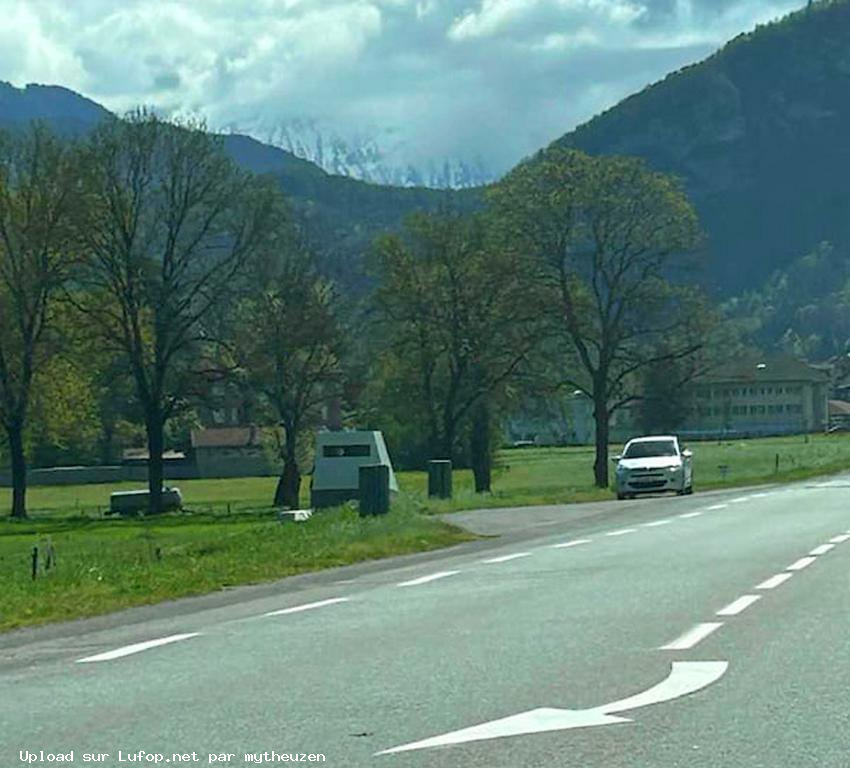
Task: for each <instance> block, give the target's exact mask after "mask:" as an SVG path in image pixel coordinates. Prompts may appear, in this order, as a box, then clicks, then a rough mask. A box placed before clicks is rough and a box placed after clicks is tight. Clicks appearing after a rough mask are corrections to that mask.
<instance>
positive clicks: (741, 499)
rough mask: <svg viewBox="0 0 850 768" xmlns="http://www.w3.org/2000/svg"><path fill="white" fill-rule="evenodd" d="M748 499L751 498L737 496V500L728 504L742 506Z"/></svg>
mask: <svg viewBox="0 0 850 768" xmlns="http://www.w3.org/2000/svg"><path fill="white" fill-rule="evenodd" d="M750 498H752V497H750V496H739V497H738V498H737V499H732V500H731V501H730V502H729V503H730V504H743V503H744V502H745V501H749V500H750Z"/></svg>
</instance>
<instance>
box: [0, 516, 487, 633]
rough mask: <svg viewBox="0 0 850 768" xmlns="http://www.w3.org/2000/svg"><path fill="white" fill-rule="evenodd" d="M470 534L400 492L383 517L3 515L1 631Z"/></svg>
mask: <svg viewBox="0 0 850 768" xmlns="http://www.w3.org/2000/svg"><path fill="white" fill-rule="evenodd" d="M471 538H473V537H472V536H470V535H469V534H466V533H464V532H462V531H460V530H458V529H457V528H454V527H452V526H449V525H447V524H445V523H443V522H441V521H440V520H438V519H436V518H433V517H424V516H422V515H421V514H419V513H418V512H416V511H414V510H413V508H412V507H411V505H410V504H405V503H403V502H402V503H397V504H396V505H395V506H394V508H393V510H392V512H391V514H389V515H386V516H383V517H378V518H366V519H364V518H360V516H359V515H358V514H357V512H356V510H355V509H353V508H341V509H337V510H328V511H325V512H323V513H321V514H319V515H316V516H314V517H313V518H312V519H310V520H309V521H307V522H305V523H286V524H282V523H279V522H277V520H276V519H275V517H274V514H273V513H269V512H255V513H251V512H238V513H234V514H232V515H226V514H215V513H214V514H207V513H198V514H169V515H164V516H162V517H158V518H148V519H126V520H100V519H96V518H91V517H72V516H64V517H63V516H55V517H54V516H50V515H46V514H42V515H39V516H37V517H35V518H34V519H32V520H31V521H25V522H6V523H4V524H2V525H0V583H2V585H3V587H2V590H0V631H2V630H8V629H11V628H14V627H20V626H24V625H29V624H39V623H44V622H47V621H59V620H63V619H72V618H80V617H84V616H93V615H96V614H99V613H105V612H107V611H112V610H117V609H120V608H126V607H129V606H134V605H143V604H149V603H156V602H160V601H162V600H166V599H173V598H177V597H184V596H187V595H198V594H203V593H206V592H211V591H215V590H218V589H222V588H224V587H229V586H235V585H238V584H251V583H257V582H263V581H269V580H273V579H278V578H282V577H284V576H290V575H292V574H296V573H302V572H305V571H314V570H319V569H323V568H331V567H334V566H340V565H348V564H350V563H356V562H360V561H363V560H371V559H375V558H382V557H388V556H391V555H399V554H405V553H409V552H420V551H424V550H430V549H437V548H440V547H446V546H449V545H451V544H455V543H458V542H461V541H467V540H469V539H471ZM48 540H49V541H51V542H52V544H53V547H54V551H55V553H56V558H57V567H56V568H54V569H51V570H50V571H47V572H42V573H40V574H39V576H38V578H37V579H36V580H35V581H33V580H32V577H31V559H30V553H31V551H32V547H33V546H36V545H38V546H40V548H41V550H42V551H44V549H45V545H46V544H47V542H48Z"/></svg>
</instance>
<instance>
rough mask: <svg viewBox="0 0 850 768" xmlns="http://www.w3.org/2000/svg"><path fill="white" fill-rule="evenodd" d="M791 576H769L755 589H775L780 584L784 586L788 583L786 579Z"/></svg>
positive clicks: (781, 574)
mask: <svg viewBox="0 0 850 768" xmlns="http://www.w3.org/2000/svg"><path fill="white" fill-rule="evenodd" d="M793 575H794V574H793V573H777V574H776V576H771V577H770V578H769V579H766V580H765V581H763V582H762V583H761V584H759V585H758V586H757V587H756V589H775V588H776V587H778V586H779V585H780V584H784V583H785V582H786V581H788V579H790V578H791V577H792V576H793Z"/></svg>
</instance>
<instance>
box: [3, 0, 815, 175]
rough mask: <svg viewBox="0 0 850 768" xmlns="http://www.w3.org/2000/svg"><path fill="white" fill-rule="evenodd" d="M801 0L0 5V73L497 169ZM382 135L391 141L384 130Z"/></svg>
mask: <svg viewBox="0 0 850 768" xmlns="http://www.w3.org/2000/svg"><path fill="white" fill-rule="evenodd" d="M804 4H805V3H804V0H183V2H165V1H161V2H157V0H73V1H71V2H69V0H0V12H2V18H3V22H2V24H1V25H0V80H8V81H11V82H12V83H13V84H15V85H18V86H21V85H24V84H26V83H29V82H39V83H51V84H60V85H64V86H67V87H69V88H73V89H74V90H77V91H80V92H81V93H84V94H85V95H87V96H89V97H90V98H93V99H95V100H96V101H98V102H100V103H102V104H104V105H105V106H107V107H109V108H110V109H113V110H118V111H122V110H124V109H127V108H129V107H132V106H135V105H138V104H147V105H152V106H156V107H157V108H159V109H161V110H164V111H169V112H170V111H177V112H192V113H196V114H198V113H199V114H202V115H203V116H205V117H206V118H207V119H208V121H209V123H210V124H211V125H212V126H216V127H223V126H239V127H243V128H249V129H253V130H254V131H255V132H257V131H259V130H262V129H264V127H267V126H271V125H274V124H275V123H277V122H280V121H286V120H290V119H292V118H297V117H301V118H303V117H309V118H316V119H318V120H320V121H323V122H324V123H326V124H329V125H332V126H336V127H337V129H338V130H339V131H340V132H341V133H343V134H345V133H347V132H355V131H357V130H360V131H366V132H369V131H373V130H377V129H378V128H380V129H381V131H386V132H387V133H389V134H392V135H393V136H395V137H396V138H397V140H398V141H399V142H400V143H401V144H402V145H403V146H404V147H405V150H404V151H405V152H407V153H408V154H409V155H410V156H411V159H416V158H415V157H414V156H415V155H417V154H418V155H421V156H422V157H442V156H454V157H461V158H464V159H471V158H473V157H475V156H481V157H482V158H483V159H484V160H485V161H486V162H487V163H488V164H490V165H491V166H492V167H493V168H494V169H495V170H501V169H503V168H505V167H507V166H509V165H511V164H513V163H514V162H515V161H516V160H518V159H519V158H520V157H522V156H523V155H525V154H527V153H529V152H531V151H533V150H534V149H536V148H538V147H540V146H542V145H544V144H546V143H547V142H549V141H550V140H552V139H553V138H555V137H557V136H559V135H561V134H562V133H565V132H566V131H567V130H569V129H570V128H572V127H574V126H575V125H576V124H577V123H580V122H582V121H584V120H586V119H588V118H589V117H591V116H592V115H594V114H595V113H597V112H599V111H600V110H602V109H604V108H606V107H608V106H611V105H612V104H614V103H615V102H617V101H618V100H619V99H620V98H622V97H624V96H626V95H627V94H629V93H630V92H633V91H635V90H637V89H639V88H641V87H643V86H644V85H646V84H647V83H649V82H652V81H654V80H656V79H658V78H659V77H662V76H663V75H664V74H665V73H667V72H669V71H670V70H673V69H676V68H678V67H680V66H682V65H684V64H686V63H690V62H693V61H696V60H698V59H701V58H703V57H704V56H706V55H707V54H709V53H710V52H711V51H712V50H714V49H715V48H716V47H718V46H719V45H720V44H722V43H723V42H724V41H726V40H727V39H729V38H731V37H734V36H735V35H736V34H738V33H740V32H742V31H747V30H749V29H751V28H752V27H753V26H754V25H755V24H757V23H761V22H765V21H767V20H770V19H773V18H775V17H777V16H779V15H781V14H784V13H786V12H788V11H790V10H793V9H795V8H798V7H800V6H802V5H804ZM384 140H385V141H386V139H384Z"/></svg>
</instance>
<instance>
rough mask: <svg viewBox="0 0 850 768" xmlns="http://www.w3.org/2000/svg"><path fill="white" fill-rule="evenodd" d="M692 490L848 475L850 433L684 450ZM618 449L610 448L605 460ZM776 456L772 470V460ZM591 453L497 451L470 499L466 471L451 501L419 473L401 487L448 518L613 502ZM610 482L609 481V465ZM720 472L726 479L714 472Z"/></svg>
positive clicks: (421, 504) (423, 506)
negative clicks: (484, 487) (474, 511)
mask: <svg viewBox="0 0 850 768" xmlns="http://www.w3.org/2000/svg"><path fill="white" fill-rule="evenodd" d="M688 447H690V448H691V450H692V451H693V454H694V459H693V460H694V482H695V486H696V488H697V490H706V489H711V488H731V487H735V486H741V485H760V484H765V483H774V482H782V481H788V480H801V479H805V478H807V477H815V476H817V475H824V474H830V473H834V472H840V471H842V470H847V469H850V434H836V435H811V436H808V437H806V436H802V435H800V436H793V437H780V438H768V439H763V440H733V441H724V442H722V443H719V442H699V443H693V444H690V445H689V446H688ZM620 450H622V446H621V445H618V446H612V447H611V455H612V456H613V455H614V454H616V453H617V452H619V451H620ZM777 455H778V456H779V471H778V472H777V471H776V457H777ZM593 461H594V452H593V449H592V448H587V447H578V448H522V449H515V450H507V451H502V452H501V453H500V454H499V456H498V460H497V467H496V470H495V472H494V478H493V492H492V493H490V494H485V495H481V494H475V493H473V490H472V475H471V473H470V472H465V471H460V472H455V473H454V486H455V494H454V498H453V499H452V500H451V501H445V502H435V501H433V500H428V499H427V495H426V480H425V475H424V473H401V475H400V480H399V482H400V485H401V488H402V489H403V490H405V491H406V492H407V493H408V494H410V496H411V498H412V499H413V500H414V501H415V503H417V504H418V506H419V508H421V509H423V510H426V511H431V512H449V511H455V510H462V509H470V508H485V507H497V506H498V507H505V506H527V505H535V504H564V503H573V502H580V501H601V500H604V499H611V498H613V493H612V491H611V490H609V489H600V488H596V487H595V486H594V484H593ZM610 466H611V477H612V479H613V474H614V473H613V467H614V465H613V463H612V464H611V465H610ZM722 466H725V467H727V470H726V472H725V475H724V473H723V472H721V469H720V468H721V467H722Z"/></svg>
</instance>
